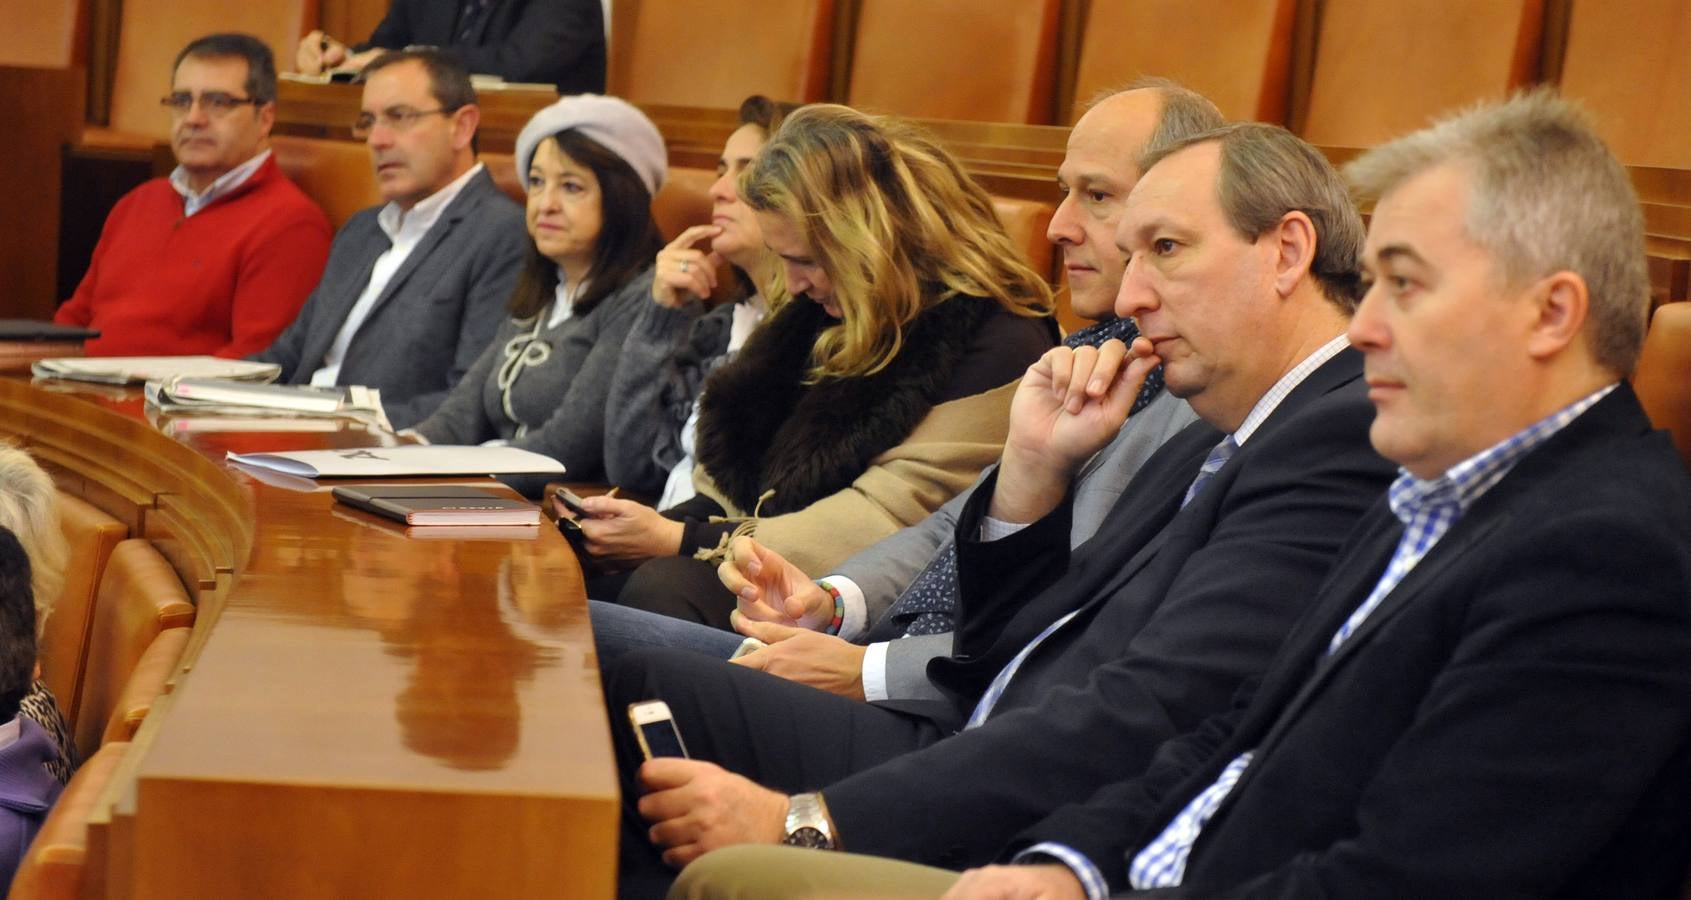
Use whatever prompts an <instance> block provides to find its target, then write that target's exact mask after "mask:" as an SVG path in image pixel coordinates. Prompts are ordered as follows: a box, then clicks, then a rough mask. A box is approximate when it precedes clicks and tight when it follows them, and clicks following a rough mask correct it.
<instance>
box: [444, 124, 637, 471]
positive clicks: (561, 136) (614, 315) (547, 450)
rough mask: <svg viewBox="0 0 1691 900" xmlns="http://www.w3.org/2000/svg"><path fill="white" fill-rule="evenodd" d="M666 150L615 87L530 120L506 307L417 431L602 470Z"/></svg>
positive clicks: (521, 153) (520, 156)
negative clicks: (524, 222)
mask: <svg viewBox="0 0 1691 900" xmlns="http://www.w3.org/2000/svg"><path fill="white" fill-rule="evenodd" d="M666 160H667V158H666V155H665V152H664V144H663V138H662V136H660V135H659V134H658V130H657V128H656V127H655V126H653V125H652V123H651V121H650V120H649V119H647V118H646V117H645V115H643V114H642V113H641V112H640V111H639V110H637V109H635V108H634V107H633V106H631V105H629V104H628V103H625V102H624V101H622V100H618V99H615V98H613V97H599V96H594V95H581V96H575V97H567V98H565V99H563V100H559V101H558V102H557V103H554V104H552V105H551V106H548V107H546V108H545V109H543V110H541V111H540V112H538V113H536V114H535V116H534V118H533V119H531V120H529V123H528V124H527V125H526V126H524V128H523V130H522V133H521V135H519V136H518V138H517V171H518V172H519V173H521V174H523V176H524V178H525V180H526V183H527V185H528V233H529V238H530V245H529V253H528V262H527V265H526V267H525V268H524V270H523V273H522V275H521V276H520V278H519V279H518V282H517V289H516V291H515V292H514V293H513V294H512V297H511V304H510V311H511V318H510V320H509V321H507V322H505V324H504V325H502V326H500V329H499V332H498V333H497V334H496V335H495V336H494V339H493V343H492V344H490V345H489V346H488V347H487V349H486V350H485V351H483V352H482V355H481V357H480V358H479V359H477V360H476V364H475V365H474V366H473V367H472V368H471V369H470V371H469V372H468V374H466V375H465V376H464V378H463V380H462V381H460V382H459V383H458V386H457V387H456V388H454V389H453V391H452V393H451V395H450V396H448V397H447V399H446V402H445V403H443V404H441V407H440V409H439V410H438V411H436V412H435V414H434V415H432V416H430V417H429V418H427V419H425V420H424V421H423V422H422V423H421V424H419V425H418V426H417V427H416V433H417V434H418V435H419V436H421V437H422V438H423V439H425V440H427V441H428V442H430V443H453V444H479V443H488V442H493V441H499V442H503V443H508V444H511V445H512V446H516V447H521V448H523V449H525V450H533V451H535V452H537V453H543V454H546V455H547V456H551V457H553V458H555V459H557V460H559V461H560V462H562V463H564V465H566V466H567V467H568V468H569V474H570V477H571V478H572V479H585V480H592V479H596V478H602V477H603V475H604V458H603V448H604V438H605V407H606V403H607V399H608V397H609V395H610V388H611V382H612V381H613V379H614V378H615V375H616V370H617V365H618V361H619V359H620V357H621V353H622V347H623V342H624V341H625V340H626V338H627V336H628V333H629V328H630V327H631V326H632V325H633V324H634V319H635V315H636V313H638V312H639V311H640V309H641V308H642V307H643V306H645V305H646V304H647V302H648V301H647V300H646V296H647V294H648V293H649V292H650V291H651V289H652V274H651V269H650V261H651V259H652V256H653V254H655V253H656V252H657V250H658V248H660V247H661V246H662V244H663V242H662V239H661V238H659V237H658V232H657V228H656V226H655V225H654V224H653V222H652V217H651V202H652V196H653V195H654V194H655V193H657V190H658V188H659V187H660V186H661V185H662V184H663V178H664V172H665V168H666V165H667V162H666ZM521 487H529V486H526V485H525V486H521ZM532 487H534V488H536V489H538V487H539V485H533V486H532ZM535 492H538V490H536V491H535Z"/></svg>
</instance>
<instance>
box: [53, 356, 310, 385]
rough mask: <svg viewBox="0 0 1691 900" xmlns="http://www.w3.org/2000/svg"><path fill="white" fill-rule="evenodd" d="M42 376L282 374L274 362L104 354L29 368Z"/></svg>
mask: <svg viewBox="0 0 1691 900" xmlns="http://www.w3.org/2000/svg"><path fill="white" fill-rule="evenodd" d="M30 371H31V372H34V373H35V374H36V375H38V376H40V377H42V378H68V379H70V380H72V381H94V382H99V383H101V384H140V383H141V382H145V381H168V380H170V379H172V378H232V379H237V380H240V381H260V382H264V381H273V380H275V378H276V376H277V375H280V374H282V367H281V366H278V365H276V364H275V363H260V362H247V361H246V360H242V359H219V358H217V357H215V356H105V357H97V358H84V357H56V358H53V359H44V360H41V361H40V362H37V363H36V364H35V365H33V366H31V367H30Z"/></svg>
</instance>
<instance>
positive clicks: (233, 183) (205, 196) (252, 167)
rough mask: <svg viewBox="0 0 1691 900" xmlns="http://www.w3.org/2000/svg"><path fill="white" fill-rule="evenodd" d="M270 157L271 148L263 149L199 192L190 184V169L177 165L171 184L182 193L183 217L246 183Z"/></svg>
mask: <svg viewBox="0 0 1691 900" xmlns="http://www.w3.org/2000/svg"><path fill="white" fill-rule="evenodd" d="M269 158H270V150H269V149H265V150H262V151H260V152H259V154H258V155H257V156H255V157H253V158H252V159H249V160H247V161H246V162H244V163H241V164H240V165H238V166H236V167H235V168H233V169H230V170H229V171H227V172H224V173H223V174H222V175H220V176H218V178H217V180H216V181H213V182H212V183H211V185H210V186H209V187H207V188H206V189H205V190H203V191H200V192H199V193H197V194H196V193H194V189H193V188H191V187H189V186H188V170H187V169H184V168H182V167H181V166H177V167H176V168H175V170H173V171H172V172H171V173H170V186H171V187H173V188H175V189H176V193H178V194H181V195H182V217H183V218H187V217H189V216H191V215H193V214H194V213H197V212H199V211H200V210H202V209H205V208H206V206H208V205H209V204H210V203H211V201H213V200H216V199H217V198H219V197H221V196H223V195H224V194H227V193H229V192H230V191H232V190H234V189H236V188H238V187H240V186H241V185H243V184H246V183H247V179H248V178H251V177H252V176H253V173H254V172H257V171H258V167H259V166H262V165H264V161H265V160H267V159H269Z"/></svg>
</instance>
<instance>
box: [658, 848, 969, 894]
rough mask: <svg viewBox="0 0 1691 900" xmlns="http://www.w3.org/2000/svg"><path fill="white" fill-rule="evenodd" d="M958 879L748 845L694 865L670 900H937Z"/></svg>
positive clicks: (844, 856)
mask: <svg viewBox="0 0 1691 900" xmlns="http://www.w3.org/2000/svg"><path fill="white" fill-rule="evenodd" d="M958 877H959V873H957V872H950V871H947V870H945V869H934V868H929V867H928V866H919V865H916V864H915V863H907V862H899V861H897V860H891V859H882V858H880V857H876V856H856V855H854V854H850V853H829V852H826V851H823V850H806V849H803V848H800V847H781V846H764V845H746V846H740V847H727V848H724V849H722V850H718V851H716V852H714V853H709V854H706V855H705V856H702V857H700V858H699V859H698V860H696V861H694V862H693V864H692V865H689V866H688V867H687V868H686V869H683V870H682V872H681V878H680V879H679V880H678V881H676V882H675V886H674V887H673V888H671V889H670V892H669V900H857V898H869V897H875V898H897V900H916V898H924V900H933V898H937V897H939V896H940V895H941V894H944V893H945V892H946V890H947V889H948V888H950V887H951V885H952V883H954V882H955V881H956V880H957V879H958Z"/></svg>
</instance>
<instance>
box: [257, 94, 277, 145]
mask: <svg viewBox="0 0 1691 900" xmlns="http://www.w3.org/2000/svg"><path fill="white" fill-rule="evenodd" d="M274 127H276V101H274V100H272V101H270V102H269V103H263V104H260V105H259V107H258V135H259V137H260V138H268V137H270V129H272V128H274Z"/></svg>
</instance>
